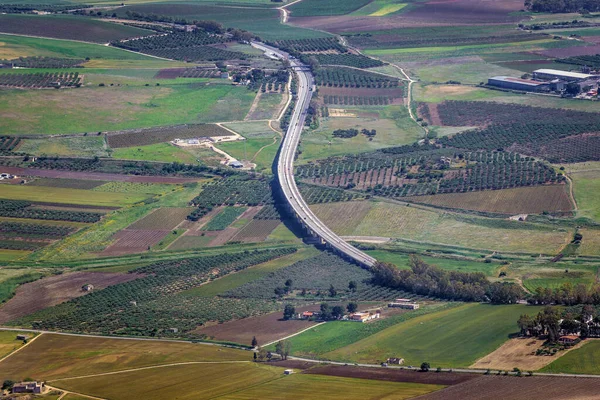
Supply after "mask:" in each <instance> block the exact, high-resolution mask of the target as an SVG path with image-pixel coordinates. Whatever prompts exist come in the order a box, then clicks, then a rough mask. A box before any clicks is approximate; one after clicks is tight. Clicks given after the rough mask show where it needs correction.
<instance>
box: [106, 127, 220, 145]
mask: <svg viewBox="0 0 600 400" xmlns="http://www.w3.org/2000/svg"><path fill="white" fill-rule="evenodd" d="M229 135H231V132H229V131H227V130H226V129H223V128H221V127H220V126H218V125H213V124H190V125H177V126H165V127H155V128H147V129H138V130H134V131H124V132H111V133H108V134H107V135H106V140H107V142H108V145H109V146H110V147H113V148H121V147H134V146H144V145H148V144H155V143H163V142H168V141H171V140H174V139H192V138H204V137H215V136H229Z"/></svg>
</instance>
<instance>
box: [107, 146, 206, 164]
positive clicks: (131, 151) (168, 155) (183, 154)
mask: <svg viewBox="0 0 600 400" xmlns="http://www.w3.org/2000/svg"><path fill="white" fill-rule="evenodd" d="M112 156H113V157H114V158H121V159H124V160H144V161H160V162H180V163H186V164H196V163H197V162H196V157H194V155H193V154H190V153H188V152H187V151H185V150H183V149H181V148H179V147H177V146H175V145H172V144H170V143H156V144H149V145H146V146H134V147H121V148H118V149H114V150H113V153H112Z"/></svg>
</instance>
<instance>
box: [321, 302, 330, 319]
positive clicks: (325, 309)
mask: <svg viewBox="0 0 600 400" xmlns="http://www.w3.org/2000/svg"><path fill="white" fill-rule="evenodd" d="M321 319H323V320H328V319H331V309H330V308H329V304H327V303H321Z"/></svg>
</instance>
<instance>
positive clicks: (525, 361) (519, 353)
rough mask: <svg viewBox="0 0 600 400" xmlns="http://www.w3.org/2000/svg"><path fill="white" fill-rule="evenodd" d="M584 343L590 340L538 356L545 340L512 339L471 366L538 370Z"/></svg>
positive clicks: (477, 367)
mask: <svg viewBox="0 0 600 400" xmlns="http://www.w3.org/2000/svg"><path fill="white" fill-rule="evenodd" d="M583 343H588V342H587V341H583V342H580V343H579V344H577V345H576V346H573V347H572V348H571V349H569V350H567V351H559V352H558V353H556V355H554V356H536V355H535V352H536V350H537V349H539V348H540V347H542V344H544V341H543V340H539V339H535V338H517V339H510V340H509V341H507V342H506V343H504V344H503V345H502V346H500V347H499V348H498V349H497V350H495V351H493V352H492V353H490V354H488V355H487V356H485V357H483V358H481V359H479V360H477V362H476V363H475V364H473V365H471V366H470V367H469V368H476V369H501V370H512V369H513V368H515V367H516V368H519V369H521V370H523V371H536V370H538V369H540V368H543V367H545V366H546V365H548V364H550V363H551V362H552V361H555V360H556V359H557V358H559V357H561V356H563V355H565V354H566V353H567V352H568V351H571V350H572V349H577V348H579V347H581V346H582V345H583Z"/></svg>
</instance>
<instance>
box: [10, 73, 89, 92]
mask: <svg viewBox="0 0 600 400" xmlns="http://www.w3.org/2000/svg"><path fill="white" fill-rule="evenodd" d="M81 83H82V79H81V77H80V76H79V72H64V73H63V72H52V73H51V72H45V73H42V72H37V73H34V74H0V86H8V87H23V88H57V89H58V88H61V87H80V86H81Z"/></svg>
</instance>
